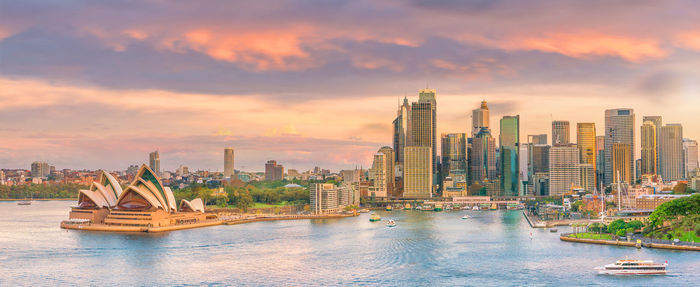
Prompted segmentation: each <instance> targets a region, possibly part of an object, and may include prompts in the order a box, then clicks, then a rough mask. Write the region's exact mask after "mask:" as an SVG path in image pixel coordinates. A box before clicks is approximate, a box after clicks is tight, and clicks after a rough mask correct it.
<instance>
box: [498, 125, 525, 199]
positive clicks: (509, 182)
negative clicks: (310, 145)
mask: <svg viewBox="0 0 700 287" xmlns="http://www.w3.org/2000/svg"><path fill="white" fill-rule="evenodd" d="M499 144H500V148H499V150H500V153H501V156H500V160H501V164H500V167H501V190H503V195H505V196H515V195H520V194H519V190H520V176H519V175H520V167H519V164H520V161H519V160H518V152H519V148H520V116H504V117H503V118H502V119H501V134H500V139H499Z"/></svg>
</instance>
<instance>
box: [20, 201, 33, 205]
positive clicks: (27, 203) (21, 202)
mask: <svg viewBox="0 0 700 287" xmlns="http://www.w3.org/2000/svg"><path fill="white" fill-rule="evenodd" d="M17 205H32V202H31V201H20V202H17Z"/></svg>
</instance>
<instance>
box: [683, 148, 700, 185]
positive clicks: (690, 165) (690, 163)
mask: <svg viewBox="0 0 700 287" xmlns="http://www.w3.org/2000/svg"><path fill="white" fill-rule="evenodd" d="M683 159H684V162H685V174H684V175H685V178H686V179H690V178H691V177H692V175H694V174H695V170H696V169H698V142H697V141H696V140H691V139H683Z"/></svg>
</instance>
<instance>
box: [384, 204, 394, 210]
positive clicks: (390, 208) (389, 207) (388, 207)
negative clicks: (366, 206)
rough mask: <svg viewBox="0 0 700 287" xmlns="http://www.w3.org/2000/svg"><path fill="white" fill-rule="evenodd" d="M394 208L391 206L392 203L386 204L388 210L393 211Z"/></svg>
mask: <svg viewBox="0 0 700 287" xmlns="http://www.w3.org/2000/svg"><path fill="white" fill-rule="evenodd" d="M393 209H394V208H393V207H391V204H390V205H387V206H386V211H392V210H393Z"/></svg>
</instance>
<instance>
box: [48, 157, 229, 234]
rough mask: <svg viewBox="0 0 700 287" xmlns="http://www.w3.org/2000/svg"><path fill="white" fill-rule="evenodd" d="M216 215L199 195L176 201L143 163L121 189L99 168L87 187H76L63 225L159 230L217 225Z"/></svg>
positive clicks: (114, 180)
mask: <svg viewBox="0 0 700 287" xmlns="http://www.w3.org/2000/svg"><path fill="white" fill-rule="evenodd" d="M220 223H221V222H220V221H219V220H217V218H216V215H213V214H209V215H208V214H206V213H205V212H204V204H203V202H202V200H201V199H199V198H196V199H194V200H192V201H187V200H184V199H183V200H182V201H181V202H180V205H179V206H178V205H176V203H175V197H174V196H173V192H172V190H170V188H169V187H167V186H163V184H162V182H161V180H160V178H158V176H157V175H156V174H155V173H154V172H153V171H152V170H151V169H150V168H148V167H147V166H146V165H142V166H141V168H139V170H138V172H137V173H136V177H135V178H134V180H133V181H132V182H131V184H129V186H127V187H126V189H124V190H122V188H121V186H120V185H119V183H118V182H117V180H116V179H115V178H114V177H113V176H112V175H111V174H109V173H107V172H105V171H102V172H101V174H100V175H99V176H98V178H97V180H96V181H94V182H93V183H92V185H91V186H90V188H89V189H85V190H80V192H79V196H78V206H75V207H72V208H71V211H70V214H69V220H67V221H63V222H61V227H62V228H66V229H78V230H92V231H113V232H159V231H170V230H178V229H186V228H195V227H203V226H210V225H217V224H220Z"/></svg>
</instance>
